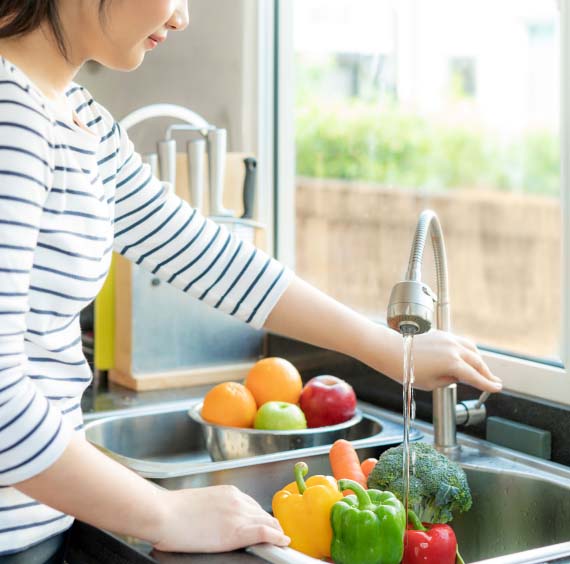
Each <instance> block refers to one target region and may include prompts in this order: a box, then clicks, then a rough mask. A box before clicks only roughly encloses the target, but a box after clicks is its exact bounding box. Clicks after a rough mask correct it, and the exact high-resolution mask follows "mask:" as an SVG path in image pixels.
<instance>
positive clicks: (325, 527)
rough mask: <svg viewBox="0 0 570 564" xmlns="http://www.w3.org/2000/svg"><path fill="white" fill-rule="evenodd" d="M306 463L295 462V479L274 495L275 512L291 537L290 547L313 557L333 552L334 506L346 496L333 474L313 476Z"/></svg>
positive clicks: (322, 556)
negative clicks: (332, 520)
mask: <svg viewBox="0 0 570 564" xmlns="http://www.w3.org/2000/svg"><path fill="white" fill-rule="evenodd" d="M308 471H309V468H308V467H307V465H306V464H305V463H304V462H297V464H295V481H294V482H291V483H290V484H288V485H287V486H285V487H284V488H283V489H282V490H280V491H278V492H277V493H276V494H275V495H274V496H273V502H272V508H273V515H274V516H275V518H276V519H277V520H278V521H279V523H280V524H281V527H283V531H284V532H285V534H286V535H287V536H289V538H290V539H291V548H294V549H295V550H298V551H299V552H302V553H303V554H307V555H308V556H312V557H313V558H325V557H330V555H331V541H332V527H331V519H330V514H331V509H332V506H333V505H334V504H335V503H336V502H337V501H339V500H341V499H343V495H342V493H341V492H340V490H339V489H338V485H337V483H336V480H335V479H334V478H333V477H332V476H311V477H310V478H309V479H308V480H307V482H306V483H305V479H304V477H305V475H306V474H307V472H308Z"/></svg>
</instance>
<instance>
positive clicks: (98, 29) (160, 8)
mask: <svg viewBox="0 0 570 564" xmlns="http://www.w3.org/2000/svg"><path fill="white" fill-rule="evenodd" d="M71 1H73V2H76V1H77V0H71ZM82 4H83V7H84V10H82V17H81V20H82V25H81V26H80V27H81V29H78V30H76V31H77V32H78V33H77V36H76V41H77V42H79V43H80V44H81V47H82V49H81V51H82V52H83V54H84V55H85V56H86V57H87V58H89V59H93V60H95V61H97V62H98V63H100V64H102V65H104V66H106V67H109V68H112V69H116V70H132V69H135V68H137V67H138V66H139V65H140V64H141V63H142V61H143V59H144V56H145V53H146V52H147V51H150V50H152V49H154V48H155V47H157V46H159V44H160V43H161V42H162V41H164V40H165V39H166V36H167V34H168V33H169V32H170V31H176V30H182V29H184V28H185V27H186V26H187V25H188V0H106V3H105V5H104V7H103V11H102V12H101V13H99V0H86V1H84V2H83V3H82ZM76 6H77V5H76Z"/></svg>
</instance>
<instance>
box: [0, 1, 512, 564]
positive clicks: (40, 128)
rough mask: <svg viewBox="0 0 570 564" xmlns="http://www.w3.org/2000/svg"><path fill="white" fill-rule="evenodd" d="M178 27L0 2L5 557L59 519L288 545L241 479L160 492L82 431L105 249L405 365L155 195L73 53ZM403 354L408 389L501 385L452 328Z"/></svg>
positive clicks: (157, 534)
mask: <svg viewBox="0 0 570 564" xmlns="http://www.w3.org/2000/svg"><path fill="white" fill-rule="evenodd" d="M187 24H188V7H187V4H186V0H0V56H1V60H0V74H1V77H0V281H1V282H0V485H1V486H2V488H0V554H2V555H8V554H12V556H11V557H6V556H5V558H12V561H16V559H17V558H20V560H19V561H22V562H28V561H32V559H31V555H32V554H33V555H34V558H35V559H34V560H33V561H42V560H41V559H40V558H42V556H41V555H42V554H43V555H44V556H43V558H44V561H48V560H49V559H50V558H51V561H53V562H55V561H58V560H57V559H58V558H59V556H57V555H53V554H54V552H55V549H54V548H50V547H53V546H55V547H57V546H59V545H60V544H61V542H62V539H63V538H64V535H65V531H66V530H67V529H68V528H69V526H70V524H71V521H72V517H71V516H73V517H77V518H79V519H81V520H84V521H86V522H88V523H91V524H93V525H95V526H98V527H102V528H104V529H107V530H111V531H116V532H118V533H122V534H126V535H132V536H135V537H139V538H141V539H145V540H147V541H149V542H151V543H153V545H154V546H155V547H157V548H159V549H161V550H171V551H225V550H231V549H234V548H237V547H241V546H246V545H250V544H254V543H258V542H270V543H274V544H277V545H286V544H287V543H288V539H287V538H286V537H285V536H284V534H283V532H282V530H281V528H280V526H279V524H278V523H277V522H276V520H275V519H273V518H272V517H271V516H270V515H268V514H267V513H265V512H264V511H263V510H262V509H261V507H260V506H259V505H258V504H257V503H256V502H255V501H254V500H253V499H251V498H250V497H248V496H246V495H245V494H243V493H241V492H240V491H238V490H237V489H235V488H233V487H225V486H219V487H212V488H202V489H192V490H182V491H175V492H168V491H161V490H158V489H156V488H155V487H154V486H153V485H151V484H150V483H148V482H146V481H145V480H143V479H142V478H140V477H138V476H137V475H135V474H134V473H132V472H130V471H129V470H127V469H126V468H124V467H122V466H120V465H118V464H116V463H115V462H113V461H112V460H110V459H109V458H107V457H106V456H104V455H103V454H101V453H100V452H99V451H97V450H96V449H95V448H94V447H92V446H91V445H90V444H88V443H87V442H86V441H85V439H84V436H83V435H82V433H81V412H80V407H79V400H80V397H81V394H82V392H83V390H84V389H85V388H86V386H87V385H88V384H89V381H90V378H91V375H90V373H89V368H88V366H87V364H86V362H85V358H84V357H83V354H82V351H81V342H80V329H79V320H78V315H79V312H80V310H81V309H82V308H83V307H85V306H86V305H87V304H88V303H89V302H90V301H91V300H92V299H93V298H94V297H95V295H96V294H97V292H98V290H99V289H100V287H101V285H102V284H103V280H104V278H105V276H106V273H107V268H108V265H109V261H110V258H111V251H112V250H113V249H114V250H116V251H117V252H120V253H122V254H123V255H125V256H126V257H128V258H129V259H130V260H132V261H135V262H137V263H138V264H140V265H141V266H143V267H144V268H147V269H149V270H152V271H154V272H155V273H156V275H157V276H159V277H161V278H162V279H164V280H167V281H169V282H171V283H172V284H174V285H175V286H178V287H179V288H180V289H181V290H182V291H184V292H187V293H188V294H190V295H192V296H194V297H196V298H198V299H201V300H203V301H205V302H206V303H208V304H210V305H212V306H214V307H217V308H219V309H221V310H222V311H225V312H226V313H228V314H230V315H234V316H236V317H238V318H239V319H242V320H243V321H244V322H246V323H249V324H251V325H252V326H254V327H264V328H265V329H267V330H269V331H273V332H276V333H280V334H283V335H288V336H291V337H294V338H296V339H300V340H303V341H306V342H309V343H313V344H317V345H320V346H322V347H327V348H330V349H333V350H336V351H340V352H343V353H346V354H349V355H352V356H353V357H355V358H358V359H360V360H362V361H363V362H366V363H367V364H368V365H370V366H371V367H373V368H375V369H377V370H379V371H381V372H383V373H384V374H387V375H389V376H391V377H392V378H394V379H396V380H398V379H399V378H400V375H401V358H402V342H401V338H400V336H399V335H398V334H396V333H395V332H393V331H390V330H388V329H386V328H384V327H381V326H378V325H376V324H374V323H372V322H371V321H369V320H367V319H366V318H364V317H362V316H361V315H359V314H357V313H355V312H353V311H351V310H350V309H348V308H346V307H344V306H342V305H341V304H339V303H337V302H336V301H334V300H333V299H331V298H329V297H327V296H325V295H323V294H322V293H320V292H319V291H318V290H316V289H315V288H313V287H311V286H310V285H308V284H306V283H304V282H303V281H301V280H300V279H298V278H296V277H295V275H294V274H293V273H292V272H290V271H288V270H287V269H285V268H283V267H282V266H281V265H280V264H279V263H278V262H276V261H274V260H272V259H270V258H269V257H267V256H266V255H264V254H263V253H262V252H260V251H257V250H256V249H254V248H253V247H251V246H249V245H248V244H246V243H243V242H240V241H239V240H237V239H235V238H233V237H231V236H230V235H229V234H228V233H226V232H225V231H224V230H223V229H220V228H219V227H218V226H217V225H216V224H214V223H212V222H210V221H208V220H206V219H204V218H203V217H201V216H200V214H199V213H198V212H196V211H195V210H193V209H192V208H190V206H188V205H187V204H186V203H183V202H181V201H180V200H179V199H178V198H177V197H175V196H172V195H167V194H166V193H165V191H164V190H163V189H162V186H161V184H160V183H159V182H158V181H157V180H156V179H154V178H152V177H151V175H150V172H149V168H148V167H147V166H146V165H142V164H141V160H140V157H139V155H138V154H137V153H136V152H135V151H134V150H133V146H132V144H131V143H130V141H129V139H128V138H127V136H126V135H125V133H124V131H122V130H121V129H120V127H119V126H118V125H117V123H116V122H115V121H114V120H113V118H112V117H111V116H110V115H109V113H108V112H107V111H106V110H105V109H104V108H102V107H101V106H100V105H98V104H97V103H96V102H95V101H94V100H93V99H92V98H91V96H90V95H89V93H88V92H86V91H85V90H84V89H83V88H81V87H80V86H78V85H77V84H75V83H74V82H73V79H74V77H75V75H76V73H77V72H78V71H79V69H80V68H81V65H82V64H83V63H84V62H85V61H87V60H96V61H98V62H99V63H101V64H103V65H105V66H107V67H110V68H113V69H119V70H125V71H128V70H132V69H135V68H136V67H138V66H139V64H140V63H141V62H142V60H143V58H144V55H145V53H146V51H148V50H149V49H151V48H154V47H155V46H157V45H158V44H159V43H161V42H162V41H163V40H165V39H166V38H167V35H168V33H169V32H170V31H177V30H182V29H184V28H185V27H186V26H187ZM415 358H416V381H417V385H418V387H420V388H423V389H433V388H434V387H436V386H439V385H444V384H447V383H449V382H455V381H463V382H467V383H469V384H472V385H473V386H476V387H478V388H480V389H482V390H488V391H491V392H496V391H498V390H499V389H500V388H501V384H500V381H499V380H498V378H496V377H495V376H493V375H492V374H491V373H490V371H489V369H488V368H487V366H486V365H485V363H484V362H483V361H482V359H481V357H480V356H479V353H478V352H477V349H476V348H475V346H474V345H473V344H472V343H470V342H469V341H467V340H464V339H461V338H458V337H454V336H452V335H450V334H444V333H441V332H437V331H436V332H432V333H430V334H427V335H423V336H421V337H418V338H417V339H416V347H415ZM26 550H27V552H25V551H26ZM22 551H24V552H22ZM42 551H43V552H42ZM37 554H40V557H38V558H37V559H36V556H37Z"/></svg>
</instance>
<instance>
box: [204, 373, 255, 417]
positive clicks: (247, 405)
mask: <svg viewBox="0 0 570 564" xmlns="http://www.w3.org/2000/svg"><path fill="white" fill-rule="evenodd" d="M256 413H257V405H256V403H255V399H254V397H253V395H252V394H251V392H250V391H249V390H248V389H247V388H246V387H245V386H244V385H243V384H239V383H238V382H224V383H222V384H218V385H217V386H214V387H213V388H212V389H211V390H210V391H209V392H208V393H207V394H206V395H205V396H204V403H203V404H202V418H203V419H204V420H205V421H208V422H209V423H215V424H216V425H226V426H228V427H253V421H254V419H255V414H256Z"/></svg>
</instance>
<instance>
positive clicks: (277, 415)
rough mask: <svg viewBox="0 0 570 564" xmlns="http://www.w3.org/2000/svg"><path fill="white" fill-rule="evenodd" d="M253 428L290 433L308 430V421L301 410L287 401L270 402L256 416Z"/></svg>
mask: <svg viewBox="0 0 570 564" xmlns="http://www.w3.org/2000/svg"><path fill="white" fill-rule="evenodd" d="M253 426H254V427H255V428H256V429H264V430H266V431H289V430H293V429H306V428H307V420H306V419H305V414H304V413H303V412H302V411H301V408H300V407H299V406H298V405H295V404H294V403H287V402H286V401H268V402H267V403H264V404H263V405H262V406H261V407H260V408H259V409H258V410H257V413H256V415H255V421H254V423H253Z"/></svg>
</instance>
